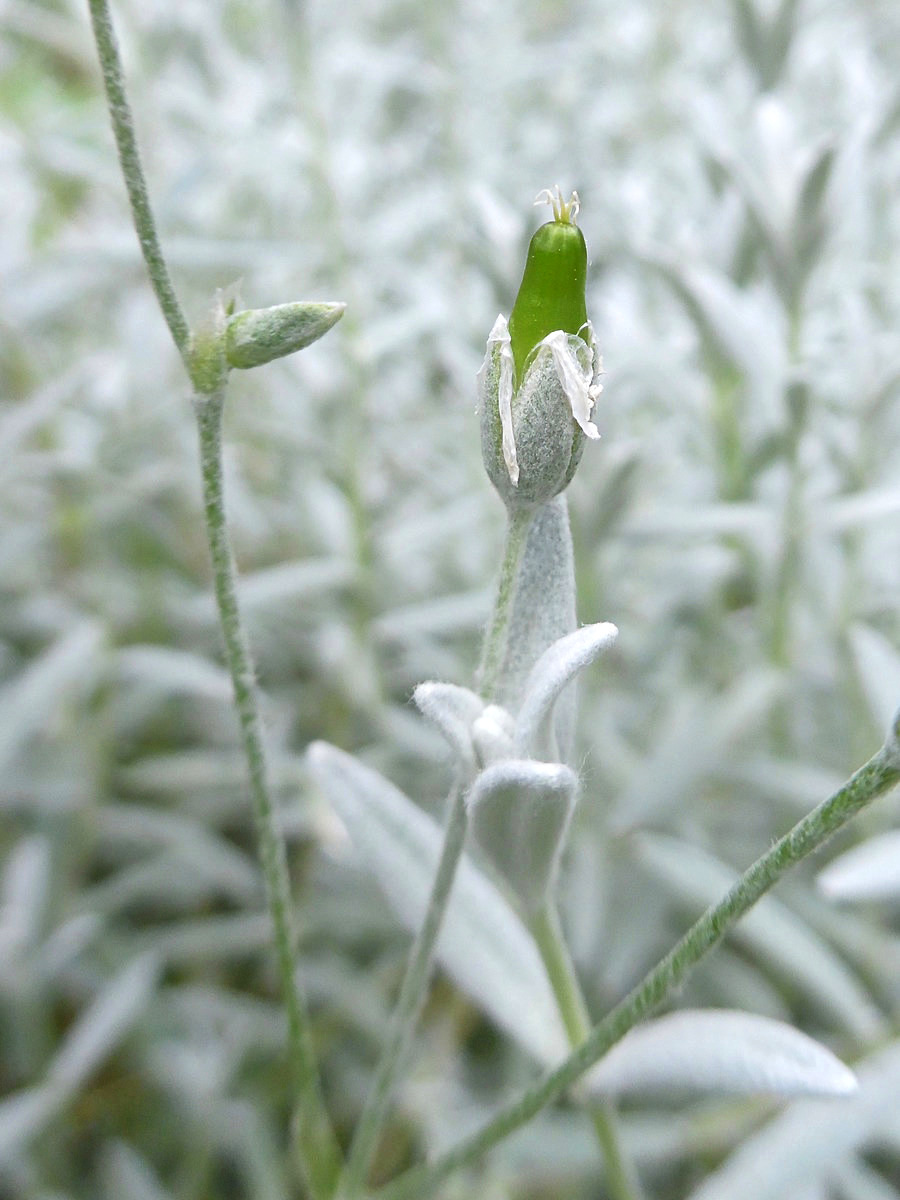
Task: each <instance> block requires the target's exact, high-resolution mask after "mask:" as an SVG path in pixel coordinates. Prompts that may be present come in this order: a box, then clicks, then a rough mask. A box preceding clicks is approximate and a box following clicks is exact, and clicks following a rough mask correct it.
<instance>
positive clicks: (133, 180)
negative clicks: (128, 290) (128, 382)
mask: <svg viewBox="0 0 900 1200" xmlns="http://www.w3.org/2000/svg"><path fill="white" fill-rule="evenodd" d="M88 3H89V4H90V9H91V24H92V25H93V28H94V40H95V41H96V43H97V53H98V56H99V58H100V70H101V71H102V73H103V86H104V88H105V89H106V102H107V105H108V106H109V116H110V120H111V121H112V127H113V135H114V137H115V139H116V148H117V150H118V152H119V162H120V163H121V165H122V175H123V177H124V179H125V187H126V188H127V190H128V200H129V202H130V204H131V215H132V218H133V220H134V227H135V229H136V230H137V235H138V241H139V242H140V244H141V253H142V254H143V256H144V262H145V263H146V264H147V273H148V275H149V276H150V283H151V284H152V286H153V290H154V292H155V293H156V299H157V300H158V301H159V307H160V308H161V309H162V314H163V317H165V320H166V324H167V325H168V326H169V332H170V333H171V334H172V340H173V341H174V342H175V345H176V346H177V347H178V352H179V354H180V355H181V357H182V360H183V361H184V364H185V366H186V367H187V368H188V373H189V374H190V366H189V361H188V359H189V352H190V342H191V331H190V327H189V326H188V322H187V318H186V317H185V315H184V310H183V309H182V307H181V304H180V303H179V301H178V297H177V296H176V295H175V289H174V287H173V286H172V280H171V278H170V276H169V268H168V267H167V266H166V260H165V258H164V257H163V252H162V248H161V246H160V244H159V237H158V235H157V232H156V222H155V220H154V219H153V209H152V208H151V207H150V197H149V195H148V193H147V181H146V180H145V179H144V171H143V168H142V166H141V156H140V152H139V151H138V146H137V139H136V138H135V136H134V121H133V119H132V116H131V107H130V105H129V103H128V95H127V93H126V91H125V77H124V74H123V72H122V61H121V59H120V58H119V48H118V46H117V44H116V35H115V31H114V30H113V27H112V21H111V19H110V15H109V6H108V4H107V3H106V0H88Z"/></svg>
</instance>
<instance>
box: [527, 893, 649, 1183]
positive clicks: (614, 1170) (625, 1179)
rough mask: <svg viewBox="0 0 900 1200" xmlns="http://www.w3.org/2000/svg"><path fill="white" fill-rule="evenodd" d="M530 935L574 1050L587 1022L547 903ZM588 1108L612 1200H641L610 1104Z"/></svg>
mask: <svg viewBox="0 0 900 1200" xmlns="http://www.w3.org/2000/svg"><path fill="white" fill-rule="evenodd" d="M531 932H532V934H533V935H534V940H535V942H536V943H537V946H538V949H539V950H540V952H541V958H542V959H543V960H544V966H545V967H546V968H547V977H548V978H549V980H550V986H551V987H552V988H553V994H554V995H555V996H556V1003H557V1004H558V1005H559V1012H560V1016H561V1017H562V1019H563V1024H564V1025H565V1027H566V1033H567V1035H568V1038H569V1044H570V1045H571V1047H572V1049H573V1050H575V1049H577V1048H578V1047H579V1046H580V1045H581V1044H582V1042H584V1040H585V1039H586V1038H587V1036H588V1034H589V1033H590V1031H591V1021H590V1016H589V1014H588V1010H587V1005H586V1004H585V1000H584V994H583V992H582V990H581V986H580V985H579V983H578V976H577V974H576V973H575V965H574V963H573V962H572V959H571V956H570V954H569V949H568V946H567V945H566V941H565V938H564V937H563V934H562V930H561V929H560V927H559V918H558V916H557V913H556V911H555V909H554V908H553V906H552V903H551V902H550V901H548V902H547V904H546V905H545V907H544V908H543V909H541V911H540V912H539V913H538V914H537V915H536V916H535V917H534V919H533V921H532V923H531ZM588 1107H589V1111H590V1115H591V1120H592V1122H593V1124H594V1130H595V1132H596V1134H597V1141H598V1142H599V1143H600V1148H601V1150H602V1151H603V1158H604V1161H605V1163H606V1173H607V1180H608V1183H609V1189H610V1192H611V1194H612V1196H613V1198H614V1200H641V1197H642V1192H641V1185H640V1181H639V1180H638V1178H637V1174H636V1172H635V1170H634V1167H633V1166H632V1164H631V1163H630V1162H629V1161H628V1159H627V1158H626V1156H625V1152H624V1150H623V1148H622V1144H621V1140H620V1138H619V1130H618V1122H617V1120H616V1112H615V1109H614V1108H613V1106H612V1104H610V1103H605V1102H598V1101H592V1102H591V1103H590V1105H589V1106H588Z"/></svg>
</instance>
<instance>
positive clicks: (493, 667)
mask: <svg viewBox="0 0 900 1200" xmlns="http://www.w3.org/2000/svg"><path fill="white" fill-rule="evenodd" d="M534 518H535V510H534V509H521V508H520V509H517V510H516V511H515V512H513V513H510V514H509V524H508V526H507V529H506V545H505V547H504V550H503V561H502V563H501V564H500V578H499V580H498V583H497V596H496V598H495V600H494V609H493V612H492V613H491V620H490V623H489V625H488V627H487V630H486V631H485V635H484V643H483V645H482V648H481V663H480V665H479V667H478V674H477V676H476V686H477V688H478V692H479V694H480V695H481V696H482V697H483V698H484V699H485V700H493V699H494V692H495V691H496V688H497V682H498V679H499V677H500V671H501V668H502V667H503V656H504V654H505V652H506V640H507V634H508V632H509V622H510V618H511V617H512V610H513V604H514V602H515V598H516V580H517V579H518V575H519V567H520V566H521V565H522V556H523V555H524V553H525V546H526V544H527V542H528V532H529V530H530V529H531V526H532V523H533V521H534Z"/></svg>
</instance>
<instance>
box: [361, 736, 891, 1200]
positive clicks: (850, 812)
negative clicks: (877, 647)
mask: <svg viewBox="0 0 900 1200" xmlns="http://www.w3.org/2000/svg"><path fill="white" fill-rule="evenodd" d="M898 737H900V731H898V730H896V729H895V731H894V733H893V737H892V740H891V742H890V743H889V744H888V745H886V746H885V747H883V748H882V749H881V750H879V751H878V753H877V754H875V755H874V756H873V757H872V758H870V759H869V761H868V762H867V763H866V764H865V765H864V766H862V767H860V769H859V770H858V771H857V772H856V773H855V774H854V775H852V776H851V778H850V779H849V780H848V781H847V782H846V783H845V784H844V785H843V787H841V788H840V789H839V790H838V791H836V792H835V793H834V794H833V795H832V796H830V797H829V798H828V799H827V800H825V801H824V802H823V803H822V804H820V805H819V806H818V808H815V809H813V811H812V812H811V813H809V814H808V815H807V816H806V817H804V818H803V819H802V820H801V821H798V823H797V824H796V825H795V826H794V827H793V829H791V830H790V832H789V833H787V834H785V836H784V837H782V838H780V839H779V841H777V842H776V843H775V845H774V846H773V847H772V848H771V850H769V851H768V852H767V853H766V854H764V855H762V857H761V858H758V859H757V860H756V862H755V863H754V864H753V865H752V866H751V867H749V868H748V870H746V871H745V872H744V874H743V875H742V876H741V877H740V879H738V880H737V882H736V883H735V884H734V886H733V887H732V888H731V889H730V890H729V891H728V892H727V893H726V894H725V896H724V897H723V899H722V900H720V901H719V903H718V904H715V905H713V906H712V907H711V908H709V909H707V911H706V912H705V913H704V914H703V916H702V917H700V919H699V920H698V921H696V922H695V924H693V925H692V926H691V928H690V929H689V930H688V931H687V933H686V934H685V935H684V937H683V938H682V939H681V940H680V941H679V942H678V943H677V944H676V945H675V946H674V947H673V948H672V950H670V951H669V953H668V954H667V955H666V956H665V958H663V959H661V960H660V962H659V963H657V965H656V966H655V967H654V968H653V969H652V970H651V971H650V972H649V973H648V974H647V975H646V976H645V977H644V979H643V980H642V981H641V983H639V984H638V985H637V987H636V988H635V989H634V990H633V991H632V992H631V993H630V994H629V995H628V996H626V997H625V999H624V1000H622V1001H621V1003H620V1004H618V1005H617V1006H616V1007H615V1008H614V1009H613V1010H612V1011H611V1012H610V1013H609V1014H608V1015H607V1016H606V1017H605V1018H604V1020H602V1021H601V1022H600V1023H599V1024H598V1025H595V1026H594V1027H593V1029H592V1030H591V1032H590V1033H589V1035H588V1037H587V1038H586V1039H585V1041H584V1042H582V1044H581V1045H580V1046H579V1048H578V1049H577V1050H576V1051H574V1052H573V1053H572V1054H571V1055H570V1056H569V1057H568V1058H567V1059H566V1060H565V1062H563V1063H562V1064H561V1065H560V1066H559V1067H557V1068H556V1069H555V1070H554V1071H551V1072H550V1073H549V1074H548V1075H546V1076H545V1077H544V1078H543V1079H542V1080H541V1081H540V1083H538V1084H537V1085H536V1086H535V1087H532V1088H529V1089H528V1090H527V1091H526V1092H524V1093H523V1094H522V1095H521V1096H520V1097H519V1098H518V1099H517V1100H515V1101H513V1102H512V1103H511V1104H509V1105H507V1106H506V1107H505V1108H503V1109H501V1110H500V1112H499V1113H498V1114H497V1115H496V1116H495V1117H494V1118H493V1119H492V1120H491V1121H488V1122H487V1124H485V1125H484V1126H482V1128H481V1129H480V1130H477V1131H476V1132H475V1133H474V1134H472V1135H471V1136H470V1137H467V1138H465V1139H463V1141H461V1142H460V1143H459V1144H458V1145H457V1146H455V1147H453V1148H451V1149H450V1150H449V1151H448V1152H447V1153H446V1154H444V1155H442V1156H441V1157H440V1158H438V1159H436V1160H435V1161H434V1162H433V1163H430V1164H427V1163H426V1164H424V1165H423V1166H420V1167H415V1168H413V1169H412V1170H410V1171H407V1172H406V1173H405V1174H404V1175H401V1176H400V1177H399V1178H398V1179H396V1180H394V1181H393V1182H392V1183H390V1184H388V1186H387V1187H385V1188H382V1189H381V1190H380V1191H379V1192H378V1193H377V1196H378V1200H412V1198H413V1197H421V1196H430V1195H432V1194H433V1193H434V1190H435V1188H436V1187H437V1185H438V1184H439V1183H440V1181H441V1180H442V1179H445V1178H446V1177H447V1176H448V1175H450V1174H452V1173H453V1172H454V1171H457V1170H459V1169H460V1168H462V1167H465V1166H468V1165H469V1164H471V1163H474V1162H476V1161H477V1160H478V1159H479V1158H481V1156H482V1155H483V1154H484V1153H485V1152H486V1151H488V1150H490V1148H491V1147H492V1146H495V1145H496V1144H497V1143H498V1142H500V1141H502V1140H503V1139H504V1138H506V1137H508V1136H509V1135H510V1134H511V1133H513V1132H515V1130H517V1129H519V1128H520V1127H521V1126H522V1125H524V1124H526V1123H527V1122H528V1121H530V1120H531V1118H532V1117H534V1116H535V1115H536V1114H537V1113H539V1112H540V1111H541V1109H542V1108H544V1107H546V1105H548V1104H550V1103H551V1102H552V1101H553V1100H556V1099H557V1098H558V1097H559V1096H560V1095H562V1093H563V1092H564V1091H565V1090H566V1089H567V1088H568V1087H570V1086H571V1085H572V1084H573V1083H574V1082H575V1081H576V1080H577V1079H578V1078H579V1077H580V1076H581V1075H583V1074H584V1072H585V1071H587V1070H588V1069H589V1068H590V1067H592V1066H593V1065H594V1063H595V1062H597V1061H598V1059H600V1058H602V1057H603V1055H604V1054H606V1052H607V1051H608V1050H609V1049H610V1048H611V1047H612V1046H614V1045H615V1044H616V1042H618V1041H620V1040H621V1039H622V1038H623V1037H624V1036H625V1034H626V1033H628V1031H629V1030H630V1029H632V1028H633V1027H634V1026H635V1025H637V1024H638V1022H639V1021H641V1020H643V1019H644V1017H646V1016H647V1015H648V1014H649V1013H651V1012H652V1011H653V1010H654V1009H656V1008H658V1007H659V1005H660V1004H662V1003H663V1002H664V1001H665V1000H666V999H667V998H668V997H669V996H670V995H671V994H672V992H673V991H674V990H675V989H676V988H677V987H679V985H680V984H682V983H683V982H684V980H685V979H686V978H687V977H688V975H689V974H690V973H691V971H692V970H693V968H694V967H695V966H696V965H697V963H699V962H700V961H701V959H703V958H704V957H705V956H706V955H707V954H708V953H709V951H710V950H712V949H713V947H714V946H716V945H717V944H718V943H719V942H720V941H721V940H722V938H723V937H724V936H725V934H726V933H727V932H728V931H729V929H731V927H732V926H733V925H734V924H735V923H736V922H737V921H738V920H739V919H740V918H741V917H742V916H743V915H744V914H745V913H746V912H747V911H748V910H749V909H750V908H752V907H753V905H754V904H755V903H756V901H757V900H759V898H760V897H761V896H763V895H764V894H765V893H766V892H767V891H769V889H770V888H771V887H772V886H773V885H774V884H775V883H777V882H778V880H779V879H780V878H781V876H782V875H783V874H784V873H785V872H786V871H787V870H789V869H790V868H791V867H793V866H795V865H796V864H797V863H798V862H801V861H802V860H803V859H804V858H806V857H807V856H808V855H809V854H812V853H813V851H815V850H818V848H819V847H820V846H821V845H823V843H824V842H826V841H827V840H828V839H829V838H830V837H832V836H833V835H834V834H835V833H837V831H838V830H839V829H841V828H843V826H844V825H846V824H847V822H848V821H849V820H851V818H852V817H854V816H856V814H857V813H858V812H860V810H861V809H863V808H865V807H866V806H867V805H868V804H871V803H872V801H873V800H875V799H876V798H877V797H878V796H880V795H882V794H883V793H884V792H886V791H888V790H889V789H890V788H892V787H894V786H895V785H896V784H897V783H900V745H898Z"/></svg>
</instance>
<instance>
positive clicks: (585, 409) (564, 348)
mask: <svg viewBox="0 0 900 1200" xmlns="http://www.w3.org/2000/svg"><path fill="white" fill-rule="evenodd" d="M573 341H575V342H578V343H580V344H581V345H582V346H583V345H584V342H582V341H581V339H580V338H578V337H577V335H575V336H573V335H571V334H568V333H565V332H564V331H563V330H562V329H555V330H554V331H553V333H548V334H547V336H546V337H545V338H544V340H543V341H542V342H541V345H542V346H548V347H549V348H550V353H551V354H552V355H553V365H554V366H555V367H556V374H557V375H558V376H559V381H560V383H561V384H562V389H563V391H564V392H565V394H566V399H567V400H568V401H569V405H570V406H571V409H572V416H573V417H574V418H575V420H576V421H577V422H578V424H579V425H580V426H581V429H582V432H583V433H585V434H586V435H587V437H589V438H594V439H596V438H598V437H599V436H600V430H599V429H598V428H597V426H596V425H595V424H594V423H593V421H592V420H591V413H592V412H593V408H594V400H595V398H596V396H597V394H598V391H599V388H600V385H599V384H595V383H594V371H593V357H594V352H593V347H591V348H590V351H591V365H590V366H589V367H588V369H587V370H585V368H584V367H583V366H582V365H581V362H580V361H579V358H578V347H577V346H573V345H572V343H573Z"/></svg>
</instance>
